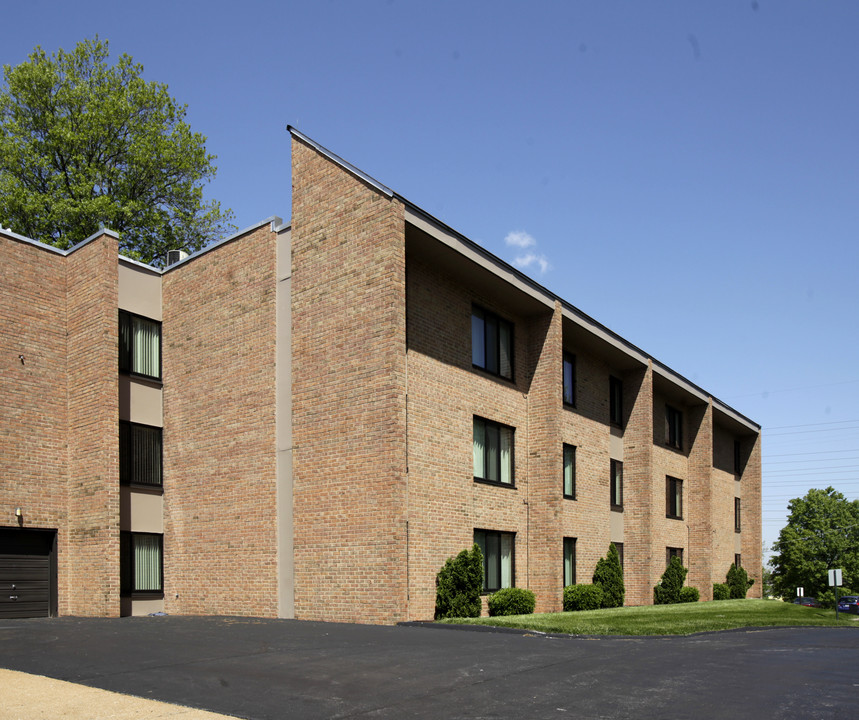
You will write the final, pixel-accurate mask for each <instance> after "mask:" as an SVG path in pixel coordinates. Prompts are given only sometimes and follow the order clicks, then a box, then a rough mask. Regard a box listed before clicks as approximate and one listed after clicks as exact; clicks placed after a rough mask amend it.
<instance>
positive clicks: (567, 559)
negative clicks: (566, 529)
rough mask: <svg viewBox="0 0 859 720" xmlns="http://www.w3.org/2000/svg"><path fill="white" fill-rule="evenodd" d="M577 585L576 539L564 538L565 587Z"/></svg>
mask: <svg viewBox="0 0 859 720" xmlns="http://www.w3.org/2000/svg"><path fill="white" fill-rule="evenodd" d="M575 584H576V539H575V538H570V537H565V538H564V587H567V585H575Z"/></svg>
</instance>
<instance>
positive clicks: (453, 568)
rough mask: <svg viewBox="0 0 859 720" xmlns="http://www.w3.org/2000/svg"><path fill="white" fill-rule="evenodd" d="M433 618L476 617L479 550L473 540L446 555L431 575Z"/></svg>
mask: <svg viewBox="0 0 859 720" xmlns="http://www.w3.org/2000/svg"><path fill="white" fill-rule="evenodd" d="M435 585H436V590H435V619H436V620H440V619H442V618H449V617H479V616H480V591H481V590H482V589H483V553H482V552H481V550H480V545H478V544H477V543H474V546H473V547H472V548H471V550H461V551H460V553H459V555H457V556H456V557H455V558H452V557H451V558H448V559H447V560H446V561H445V563H444V567H442V569H441V570H439V571H438V575H436V579H435Z"/></svg>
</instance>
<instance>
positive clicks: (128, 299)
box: [118, 259, 161, 321]
mask: <svg viewBox="0 0 859 720" xmlns="http://www.w3.org/2000/svg"><path fill="white" fill-rule="evenodd" d="M118 290H119V307H120V309H121V310H128V312H133V313H136V314H137V315H143V316H144V317H148V318H151V319H152V320H158V321H160V320H161V273H160V272H158V271H157V270H154V269H152V268H145V267H141V266H139V265H133V264H131V263H127V262H123V261H122V260H121V259H120V261H119V288H118Z"/></svg>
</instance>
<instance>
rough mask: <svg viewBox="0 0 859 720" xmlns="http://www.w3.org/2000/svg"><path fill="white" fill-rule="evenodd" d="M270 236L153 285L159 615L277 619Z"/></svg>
mask: <svg viewBox="0 0 859 720" xmlns="http://www.w3.org/2000/svg"><path fill="white" fill-rule="evenodd" d="M275 291H276V239H275V235H274V233H272V232H271V230H270V229H269V227H268V226H266V227H264V228H260V229H257V230H255V231H253V232H251V233H249V234H248V235H246V236H243V237H240V238H237V239H235V240H232V241H230V242H228V243H225V244H223V245H221V246H218V247H217V248H214V249H212V250H210V251H209V252H207V253H205V254H203V255H201V256H199V257H197V258H194V259H192V260H190V261H188V262H186V263H183V264H182V265H179V266H177V267H176V268H175V269H173V270H171V271H169V272H167V273H166V274H165V275H164V278H163V286H162V293H163V294H162V298H163V326H162V332H163V348H164V350H163V379H164V391H163V402H164V514H165V523H164V591H165V592H164V594H165V600H164V607H165V610H166V611H167V612H169V613H173V614H210V615H211V614H227V615H256V616H263V617H273V616H276V615H277V601H278V597H277V544H276V520H277V515H276V484H275V483H276V476H275V473H276V436H275V422H276V418H275V408H276V406H275V383H276V375H275V372H276V368H275V337H276V335H275V327H276V306H275Z"/></svg>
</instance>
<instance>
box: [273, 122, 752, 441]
mask: <svg viewBox="0 0 859 720" xmlns="http://www.w3.org/2000/svg"><path fill="white" fill-rule="evenodd" d="M286 129H287V130H288V131H289V133H290V134H291V135H292V136H293V137H294V138H297V139H299V140H301V142H303V143H305V144H307V145H309V146H310V147H312V148H313V149H315V150H316V151H317V152H319V153H320V154H321V155H324V156H325V157H327V158H328V159H329V160H331V161H332V162H334V163H335V164H337V165H339V166H340V167H341V168H343V169H344V170H346V171H347V172H349V173H350V174H352V175H354V176H355V177H357V178H359V179H361V180H362V181H364V182H365V183H367V184H368V185H370V186H372V187H373V188H375V189H376V190H378V191H379V192H381V193H382V194H384V195H385V196H386V197H388V198H395V199H396V200H398V201H399V202H401V203H403V205H404V206H405V207H406V209H407V210H408V211H410V212H411V213H412V216H413V217H412V218H409V216H408V214H407V216H406V220H407V221H410V222H412V224H413V225H416V226H418V227H420V225H421V224H424V225H429V226H431V228H432V229H433V230H435V232H433V233H431V234H432V235H433V236H434V237H436V239H438V240H442V242H444V239H443V237H440V235H439V233H442V234H444V235H448V236H449V237H450V238H451V240H453V241H454V242H453V243H450V242H448V243H446V244H447V245H449V246H451V247H453V248H454V249H456V250H458V251H459V252H460V254H462V255H465V256H466V257H468V255H471V254H476V255H479V256H480V257H482V258H483V259H484V260H486V261H487V262H488V265H489V267H488V269H489V270H490V271H491V272H494V273H495V275H497V276H498V277H500V278H501V279H502V280H506V281H507V282H511V281H512V283H511V284H513V285H517V286H519V288H520V289H522V290H524V291H525V292H526V293H527V294H529V295H531V296H532V297H534V298H535V299H537V300H540V301H541V302H543V303H544V304H545V305H546V306H547V307H551V308H554V305H555V302H559V303H560V304H561V307H562V308H563V310H564V311H565V313H564V316H565V317H568V318H569V319H570V320H572V321H573V322H575V323H577V324H578V325H580V326H582V327H584V328H585V329H586V330H588V331H590V332H591V333H593V334H594V335H597V336H598V337H601V338H602V339H603V340H606V341H607V342H609V343H610V344H611V345H613V346H614V347H616V348H617V349H619V350H621V351H622V352H624V353H626V354H627V355H628V356H629V357H631V358H633V359H634V360H636V361H638V362H640V363H642V364H645V365H646V364H647V363H648V362H652V363H653V367H654V370H655V371H657V372H658V373H659V374H660V375H661V376H662V377H664V378H666V379H667V380H669V381H671V382H673V383H674V384H676V385H677V386H679V387H681V388H682V389H684V390H686V391H687V392H689V393H691V394H692V395H695V396H697V397H699V398H700V399H702V400H704V401H707V402H709V401H711V402H712V403H713V406H714V408H718V410H720V411H721V412H723V413H725V414H726V415H728V416H730V417H732V418H733V419H735V420H737V421H738V422H740V423H741V424H743V425H746V426H747V427H749V428H750V429H752V430H755V431H756V432H760V430H761V426H760V425H759V424H758V423H756V422H755V421H754V420H751V419H750V418H748V417H746V416H745V415H743V414H742V413H740V412H738V411H737V410H735V409H734V408H732V407H731V406H730V405H727V404H726V403H724V402H723V401H721V400H719V399H718V398H716V397H714V396H713V395H712V394H710V393H708V392H707V391H706V390H704V389H703V388H702V387H700V386H699V385H696V384H695V383H693V382H692V381H691V380H689V379H687V378H685V377H683V376H682V375H681V374H680V373H678V372H676V371H675V370H672V369H671V368H670V367H668V366H667V365H666V364H665V363H663V362H661V361H659V360H657V359H656V358H654V357H653V356H652V355H650V354H649V353H647V352H645V351H644V350H642V349H641V348H639V347H637V346H636V345H634V344H633V343H631V342H629V341H628V340H626V339H624V338H623V337H621V336H620V335H618V334H617V333H616V332H614V331H613V330H611V329H610V328H608V327H606V326H605V325H603V324H602V323H600V322H599V321H597V320H595V319H594V318H592V317H591V316H590V315H588V314H587V313H585V312H583V311H582V310H580V309H579V308H577V307H576V306H575V305H573V304H572V303H570V302H568V301H567V300H564V299H563V298H562V297H560V296H558V295H556V294H555V293H553V292H552V291H550V290H549V289H547V288H545V287H544V286H543V285H540V283H538V282H537V281H536V280H534V279H533V278H531V277H529V276H528V275H526V274H525V273H523V272H522V271H521V270H519V269H518V268H515V267H514V266H512V265H511V264H510V263H508V262H506V261H505V260H502V259H501V258H499V257H498V256H497V255H495V254H493V253H492V252H490V251H489V250H487V249H486V248H484V247H482V246H481V245H478V244H477V243H476V242H474V241H473V240H470V239H469V238H467V237H465V235H463V234H462V233H460V232H458V231H457V230H454V229H453V228H452V227H450V226H449V225H447V224H446V223H444V222H442V221H441V220H439V219H438V218H436V217H435V216H433V215H432V214H430V213H428V212H427V211H426V210H423V209H422V208H420V207H418V206H417V205H415V204H414V203H413V202H411V201H409V200H407V199H406V198H404V197H403V196H402V195H400V194H399V193H396V192H394V191H393V190H391V189H390V188H389V187H387V186H386V185H384V184H382V183H380V182H379V181H378V180H376V179H375V178H373V177H371V176H370V175H368V174H367V173H365V172H364V171H362V170H359V169H358V168H356V167H355V166H354V165H352V164H351V163H349V162H347V161H345V160H344V159H343V158H341V157H340V156H339V155H336V154H335V153H333V152H331V151H330V150H328V149H327V148H325V147H323V146H322V145H320V144H319V143H317V142H316V141H315V140H312V139H311V138H309V137H308V136H307V135H305V134H304V133H302V132H301V131H299V130H297V129H296V128H294V127H293V126H292V125H287V126H286ZM421 221H422V222H421ZM455 244H460V245H461V246H462V247H459V248H457V247H455ZM463 250H467V252H463Z"/></svg>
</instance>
